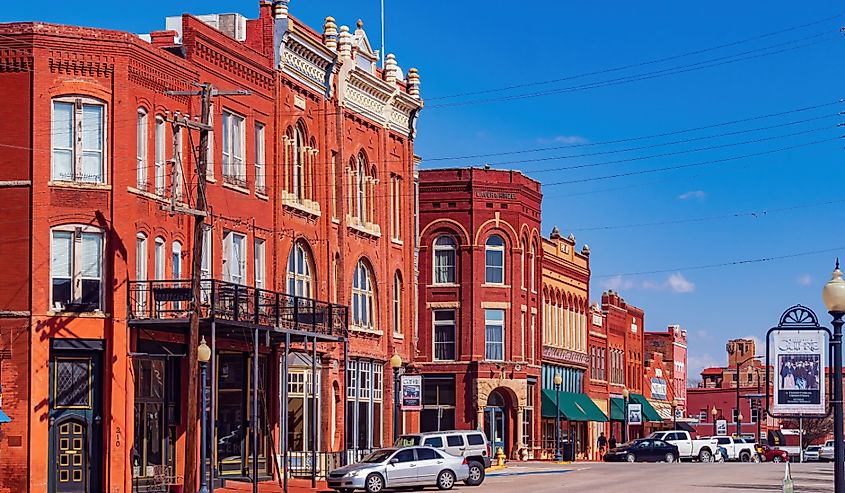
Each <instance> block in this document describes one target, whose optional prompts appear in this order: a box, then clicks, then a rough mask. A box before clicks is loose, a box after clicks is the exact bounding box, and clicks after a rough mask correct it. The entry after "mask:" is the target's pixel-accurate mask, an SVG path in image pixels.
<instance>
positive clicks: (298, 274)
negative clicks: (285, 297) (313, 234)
mask: <svg viewBox="0 0 845 493" xmlns="http://www.w3.org/2000/svg"><path fill="white" fill-rule="evenodd" d="M313 265H314V260H313V259H312V258H311V249H309V248H308V246H307V245H305V244H304V243H303V242H302V241H297V242H295V243H294V244H293V247H291V249H290V254H289V255H288V294H292V295H294V296H302V297H303V298H313V291H312V290H311V287H312V286H313V284H314V282H313V281H314V280H313V278H312V276H311V267H312V266H313Z"/></svg>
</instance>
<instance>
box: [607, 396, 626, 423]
mask: <svg viewBox="0 0 845 493" xmlns="http://www.w3.org/2000/svg"><path fill="white" fill-rule="evenodd" d="M610 420H611V421H625V401H624V400H622V399H620V398H619V397H611V398H610Z"/></svg>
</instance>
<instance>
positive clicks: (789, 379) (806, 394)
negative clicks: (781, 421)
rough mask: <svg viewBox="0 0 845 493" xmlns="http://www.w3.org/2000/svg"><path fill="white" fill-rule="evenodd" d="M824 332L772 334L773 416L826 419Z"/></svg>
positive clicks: (779, 331) (778, 331)
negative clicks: (819, 417) (824, 417)
mask: <svg viewBox="0 0 845 493" xmlns="http://www.w3.org/2000/svg"><path fill="white" fill-rule="evenodd" d="M826 334H827V332H826V331H825V330H823V329H822V330H774V331H772V332H771V335H770V337H771V340H770V343H771V346H770V347H772V348H773V351H772V355H773V357H774V361H773V369H772V376H773V380H774V382H773V383H774V385H773V395H772V406H771V409H770V411H771V413H772V414H775V415H792V416H823V415H825V414H827V403H826V402H825V373H824V369H825V366H826V364H827V358H826V356H827V338H826Z"/></svg>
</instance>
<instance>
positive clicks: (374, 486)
mask: <svg viewBox="0 0 845 493" xmlns="http://www.w3.org/2000/svg"><path fill="white" fill-rule="evenodd" d="M364 485H365V487H366V488H367V493H381V491H382V490H383V489H384V478H382V477H381V475H380V474H376V473H373V474H370V475H369V476H367V481H366V482H365V483H364Z"/></svg>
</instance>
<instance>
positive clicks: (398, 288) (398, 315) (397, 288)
mask: <svg viewBox="0 0 845 493" xmlns="http://www.w3.org/2000/svg"><path fill="white" fill-rule="evenodd" d="M393 333H394V334H401V333H402V279H400V278H399V274H398V273H397V274H396V275H395V276H393Z"/></svg>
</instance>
